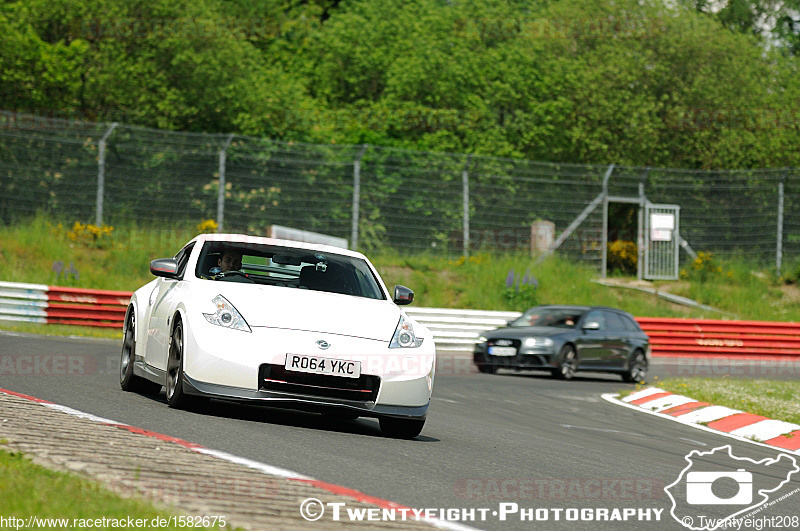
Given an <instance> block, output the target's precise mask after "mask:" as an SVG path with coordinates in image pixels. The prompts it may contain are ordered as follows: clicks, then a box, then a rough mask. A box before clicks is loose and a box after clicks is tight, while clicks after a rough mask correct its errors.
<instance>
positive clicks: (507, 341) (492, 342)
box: [486, 338, 522, 350]
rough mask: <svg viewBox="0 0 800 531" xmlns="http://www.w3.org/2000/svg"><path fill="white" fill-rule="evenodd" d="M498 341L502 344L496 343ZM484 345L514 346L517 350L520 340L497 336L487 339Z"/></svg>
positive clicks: (520, 344) (520, 343)
mask: <svg viewBox="0 0 800 531" xmlns="http://www.w3.org/2000/svg"><path fill="white" fill-rule="evenodd" d="M498 343H502V344H498ZM486 345H487V346H489V347H494V346H498V347H514V348H515V349H517V350H519V348H520V347H521V346H522V340H521V339H501V338H497V339H490V340H489V341H487V342H486Z"/></svg>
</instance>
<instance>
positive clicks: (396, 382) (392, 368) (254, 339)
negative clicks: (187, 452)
mask: <svg viewBox="0 0 800 531" xmlns="http://www.w3.org/2000/svg"><path fill="white" fill-rule="evenodd" d="M191 325H192V326H187V327H186V330H187V332H186V341H185V349H186V351H185V354H184V374H185V375H186V383H187V393H189V394H198V395H204V396H212V397H219V398H229V399H233V400H239V399H242V400H265V399H268V400H275V399H279V401H284V402H287V401H288V402H291V403H293V404H296V405H297V404H300V405H303V404H305V405H308V404H317V405H325V406H331V405H333V406H341V407H343V408H349V409H352V408H356V409H358V410H359V411H360V412H363V414H364V416H367V415H368V412H370V411H376V413H375V416H381V415H383V416H400V417H417V418H419V417H420V416H421V415H422V416H423V417H424V411H426V410H427V407H428V404H429V402H430V398H431V392H432V390H433V379H434V368H435V366H436V350H435V349H436V347H435V345H434V344H433V341H427V340H426V341H425V342H423V344H422V346H420V347H419V348H396V349H390V348H389V341H388V339H389V338H387V340H386V341H378V340H374V339H365V338H358V337H352V336H342V335H337V334H331V333H323V332H312V331H303V330H287V329H278V328H266V327H253V329H252V332H242V331H238V330H230V329H226V328H223V327H219V326H215V325H211V324H209V323H207V322H205V321H204V320H203V321H199V320H198V321H195V322H192V323H191ZM320 340H324V342H327V343H328V345H329V347H327V348H326V349H325V350H321V349H320V348H319V345H318V343H319V342H320ZM287 354H296V355H306V356H315V357H324V358H330V359H335V360H347V361H358V362H359V363H360V364H361V374H362V376H363V377H367V378H369V379H370V382H367V383H365V384H364V385H360V386H359V387H358V389H361V390H364V389H366V390H369V391H371V393H369V394H368V393H363V394H361V393H355V394H356V395H357V396H356V397H353V396H351V395H352V394H353V393H347V392H345V393H340V392H329V391H327V390H325V388H346V387H348V386H349V385H350V383H351V382H350V379H348V378H334V383H331V380H327V381H325V380H324V379H323V381H314V380H312V381H307V380H306V379H305V377H303V374H305V373H296V372H293V373H291V374H290V376H293V377H294V379H292V378H286V375H287V373H288V371H283V366H284V363H285V360H286V356H287ZM265 367H270V368H271V370H273V371H277V373H276V374H277V376H276V377H274V378H271V380H274V381H277V382H278V384H275V385H270V384H267V385H265V374H264V371H265ZM278 369H280V370H279V371H278ZM282 371H283V374H278V373H280V372H282ZM335 380H338V383H336V382H335ZM281 381H285V382H286V383H287V385H283V386H281V385H279V384H280V382H281ZM353 398H360V400H354V399H353ZM376 408H378V409H376ZM381 408H388V409H385V410H384V409H381ZM396 408H400V409H396ZM420 408H423V409H420ZM403 411H406V412H407V413H403ZM420 412H421V413H420Z"/></svg>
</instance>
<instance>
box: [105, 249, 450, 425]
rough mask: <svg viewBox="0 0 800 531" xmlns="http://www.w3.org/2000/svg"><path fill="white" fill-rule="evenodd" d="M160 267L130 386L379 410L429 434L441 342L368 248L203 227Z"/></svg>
mask: <svg viewBox="0 0 800 531" xmlns="http://www.w3.org/2000/svg"><path fill="white" fill-rule="evenodd" d="M231 257H233V258H231ZM240 257H241V259H240V260H239V258H240ZM226 266H228V267H232V269H228V267H226ZM150 271H151V272H152V273H153V274H154V275H155V276H156V277H158V278H156V279H155V280H153V281H151V282H150V283H148V284H146V285H144V286H143V287H141V288H139V289H138V290H136V291H135V292H134V293H133V296H132V297H131V301H130V304H129V306H128V311H127V313H126V316H125V327H124V339H123V345H122V356H121V361H120V385H121V386H122V389H124V390H126V391H139V392H143V393H158V392H159V391H160V390H161V386H162V385H163V386H166V397H167V403H168V404H169V406H171V407H177V408H186V407H189V406H191V405H193V403H195V402H200V401H204V400H208V399H209V398H215V399H224V400H233V401H239V402H247V403H261V404H264V405H267V406H275V407H286V408H290V409H299V410H305V411H313V412H321V413H324V414H329V415H336V416H339V417H343V418H350V419H355V418H357V417H360V416H363V417H374V418H377V419H379V422H380V427H381V431H382V432H383V433H384V434H387V435H390V436H393V437H404V438H413V437H416V436H417V435H418V434H419V433H420V431H422V427H423V425H424V423H425V417H426V414H427V411H428V406H429V405H430V399H431V391H432V389H433V380H434V371H435V367H436V347H435V345H434V342H433V337H432V335H431V332H430V331H429V330H428V329H427V328H425V327H423V326H422V325H420V324H419V323H417V322H415V321H413V320H411V319H409V317H408V316H407V315H406V314H405V312H403V310H402V309H401V308H400V307H399V305H403V304H408V303H410V302H411V301H412V300H413V299H414V293H413V292H412V291H411V290H410V289H408V288H406V287H404V286H399V285H398V286H395V288H394V294H393V296H391V295H390V294H389V292H388V290H387V289H386V286H385V285H384V283H383V281H382V280H381V278H380V276H379V275H378V272H377V271H376V270H375V267H374V266H373V265H372V264H371V263H370V262H369V260H367V258H366V257H365V256H364V255H362V254H361V253H358V252H354V251H349V250H347V249H341V248H337V247H331V246H327V245H317V244H307V243H299V242H291V241H286V240H276V239H270V238H259V237H252V236H244V235H236V234H203V235H201V236H197V237H196V238H194V239H193V240H192V241H190V242H189V243H187V244H186V245H185V246H184V247H183V249H181V250H180V251H179V252H178V253H177V254H176V255H175V257H173V258H160V259H158V260H153V261H152V262H151V263H150Z"/></svg>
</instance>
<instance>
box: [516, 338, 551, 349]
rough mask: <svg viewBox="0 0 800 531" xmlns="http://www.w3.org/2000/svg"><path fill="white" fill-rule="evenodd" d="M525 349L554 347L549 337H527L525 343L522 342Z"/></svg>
mask: <svg viewBox="0 0 800 531" xmlns="http://www.w3.org/2000/svg"><path fill="white" fill-rule="evenodd" d="M522 346H523V347H528V348H532V347H552V346H553V340H552V339H550V338H549V337H527V338H525V341H523V342H522Z"/></svg>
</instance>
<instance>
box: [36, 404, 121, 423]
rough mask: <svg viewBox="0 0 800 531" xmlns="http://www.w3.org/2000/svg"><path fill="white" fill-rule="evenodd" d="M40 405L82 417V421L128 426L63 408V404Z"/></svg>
mask: <svg viewBox="0 0 800 531" xmlns="http://www.w3.org/2000/svg"><path fill="white" fill-rule="evenodd" d="M39 403H40V404H42V405H43V406H45V407H49V408H50V409H55V410H57V411H61V412H62V413H67V414H69V415H73V416H75V417H80V418H82V419H87V420H93V421H95V422H100V423H101V424H110V425H112V426H127V424H123V423H122V422H116V421H114V420H110V419H105V418H103V417H98V416H97V415H92V414H91V413H84V412H83V411H78V410H77V409H72V408H71V407H67V406H62V405H61V404H53V403H51V402H39Z"/></svg>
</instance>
